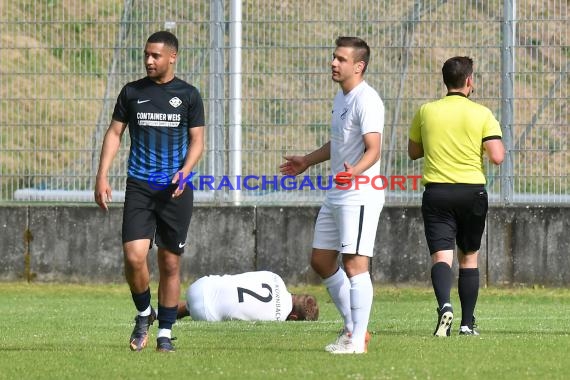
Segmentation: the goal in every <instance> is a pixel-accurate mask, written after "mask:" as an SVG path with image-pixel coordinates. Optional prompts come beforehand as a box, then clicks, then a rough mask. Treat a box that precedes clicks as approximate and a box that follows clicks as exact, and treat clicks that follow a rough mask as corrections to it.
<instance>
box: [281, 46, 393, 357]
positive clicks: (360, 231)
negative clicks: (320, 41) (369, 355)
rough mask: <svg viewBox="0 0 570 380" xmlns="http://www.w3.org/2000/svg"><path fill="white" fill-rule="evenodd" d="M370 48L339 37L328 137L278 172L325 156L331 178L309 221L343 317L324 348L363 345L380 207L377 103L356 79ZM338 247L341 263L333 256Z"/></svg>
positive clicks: (298, 169)
mask: <svg viewBox="0 0 570 380" xmlns="http://www.w3.org/2000/svg"><path fill="white" fill-rule="evenodd" d="M369 57H370V48H369V47H368V45H367V44H366V42H365V41H363V40H362V39H360V38H357V37H339V38H338V39H337V40H336V49H335V51H334V54H333V60H332V63H331V70H332V80H333V81H335V82H337V83H338V84H339V85H340V90H339V91H338V93H337V94H336V96H335V98H334V103H333V110H332V122H331V136H330V141H329V142H327V143H326V144H324V145H323V146H322V147H320V148H319V149H317V150H315V151H313V152H311V153H309V154H307V155H305V156H286V157H285V159H286V162H285V163H283V164H282V165H281V166H280V170H281V173H282V174H285V175H298V174H300V173H302V172H304V171H305V170H306V169H308V168H309V167H310V166H312V165H315V164H318V163H320V162H324V161H326V160H329V159H330V160H331V169H332V175H333V178H335V182H336V183H337V184H336V185H335V186H333V187H332V188H331V189H330V190H328V192H327V196H326V198H325V201H324V204H323V205H322V207H321V209H320V211H319V215H318V217H317V221H316V224H315V233H314V238H313V250H312V255H311V266H312V267H313V269H314V270H315V272H317V273H318V274H319V276H321V278H322V279H323V283H324V284H325V286H326V287H327V290H328V292H329V294H330V296H331V298H332V300H333V302H334V304H335V305H336V307H337V309H338V310H339V312H340V314H341V316H342V317H343V320H344V326H343V329H342V330H341V332H340V334H339V336H338V337H337V339H336V341H335V342H333V343H331V344H329V345H327V346H326V347H325V350H326V351H328V352H331V353H334V354H360V353H365V352H367V350H368V340H369V334H368V321H369V319H370V310H371V308H372V297H373V289H372V281H371V278H370V273H369V271H368V267H369V263H370V257H372V255H373V248H374V241H375V237H376V230H377V228H378V220H379V218H380V212H381V211H382V207H383V205H384V192H383V190H378V188H381V187H382V186H375V187H376V189H375V188H374V187H373V186H372V183H373V178H374V177H375V176H378V175H379V174H380V149H381V141H382V131H383V128H384V104H383V102H382V99H381V98H380V96H379V95H378V93H377V92H376V91H375V90H374V89H373V88H372V87H370V86H369V85H368V83H366V82H365V81H364V77H363V75H364V72H365V71H366V67H367V66H368V60H369ZM339 254H342V261H343V267H344V270H343V268H341V267H340V266H339V265H338V261H337V257H338V255H339Z"/></svg>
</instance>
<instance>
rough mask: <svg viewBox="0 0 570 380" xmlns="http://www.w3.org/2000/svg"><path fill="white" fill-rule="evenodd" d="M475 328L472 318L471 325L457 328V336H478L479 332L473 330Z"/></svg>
mask: <svg viewBox="0 0 570 380" xmlns="http://www.w3.org/2000/svg"><path fill="white" fill-rule="evenodd" d="M476 328H477V324H476V323H475V317H473V321H471V323H469V324H467V325H462V326H460V327H459V335H479V331H477V330H475V329H476Z"/></svg>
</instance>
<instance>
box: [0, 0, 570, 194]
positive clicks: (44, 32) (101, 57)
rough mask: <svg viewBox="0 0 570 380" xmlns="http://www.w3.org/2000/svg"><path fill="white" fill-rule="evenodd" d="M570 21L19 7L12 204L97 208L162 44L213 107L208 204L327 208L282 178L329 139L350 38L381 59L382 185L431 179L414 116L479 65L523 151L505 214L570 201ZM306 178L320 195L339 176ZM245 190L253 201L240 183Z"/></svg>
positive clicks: (462, 1)
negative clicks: (453, 75) (123, 99)
mask: <svg viewBox="0 0 570 380" xmlns="http://www.w3.org/2000/svg"><path fill="white" fill-rule="evenodd" d="M568 9H569V3H568V1H566V0H548V1H518V2H515V0H504V1H498V0H495V1H493V0H491V1H477V0H472V1H469V0H457V1H445V0H437V1H436V0H431V1H419V0H416V1H406V0H404V1H402V0H398V1H396V0H393V1H392V0H389V1H378V2H375V1H368V0H352V1H348V2H347V1H339V0H321V1H312V0H309V1H304V2H300V1H283V0H243V1H237V0H232V1H230V0H225V1H224V0H211V1H210V2H206V1H198V0H168V1H160V2H156V1H147V0H141V1H138V0H124V1H114V0H92V1H90V2H88V3H86V2H81V3H77V2H64V1H58V0H49V1H41V2H36V1H28V0H14V1H10V2H2V3H0V10H1V12H0V32H1V33H0V60H1V63H0V201H2V202H4V203H10V204H12V203H14V204H15V203H18V202H29V201H64V202H82V201H85V202H87V201H91V200H92V189H93V186H94V176H95V171H96V169H97V165H98V159H99V152H100V149H101V143H102V138H103V135H104V133H105V130H106V128H107V126H108V124H109V121H110V118H111V113H112V109H113V106H114V103H115V100H116V96H117V95H118V93H119V90H120V88H121V86H122V85H124V84H125V83H127V82H128V81H131V80H134V79H137V78H139V77H141V76H143V75H144V67H143V60H142V58H143V56H142V51H143V47H144V42H145V41H146V38H147V37H148V35H150V34H151V33H152V32H154V31H157V30H161V29H169V30H171V31H173V32H174V33H175V34H176V35H177V36H178V38H179V40H180V42H181V49H180V52H179V58H178V63H177V69H176V71H177V75H178V76H179V77H181V78H182V79H184V80H187V81H189V82H190V83H193V84H194V85H195V86H196V87H198V88H199V89H200V91H201V93H202V96H203V98H204V101H205V106H206V119H207V120H206V123H207V152H206V153H205V155H204V157H203V159H202V161H201V163H200V166H199V168H197V172H198V173H197V175H196V176H195V179H196V180H198V179H200V180H201V179H204V178H205V179H207V181H205V182H204V181H202V182H201V183H200V181H197V183H196V184H195V185H196V187H197V188H199V189H202V191H197V194H196V200H197V201H198V202H215V203H226V202H233V203H242V204H243V203H255V204H303V203H315V202H319V201H320V200H321V199H322V196H323V192H322V191H320V190H318V189H317V190H313V189H311V186H307V184H305V186H303V189H302V190H299V189H298V187H299V185H300V183H297V186H295V184H293V183H290V182H288V181H283V178H282V177H280V176H279V174H278V172H279V170H278V166H279V164H280V163H281V162H282V161H283V159H282V156H283V155H285V154H299V153H306V152H309V151H311V150H313V149H315V148H317V147H319V146H320V145H322V144H323V143H325V142H326V141H327V139H328V128H329V121H330V109H331V106H332V98H333V96H334V94H335V92H336V91H337V90H338V85H336V84H335V83H333V82H332V81H331V80H330V61H331V54H332V52H333V49H334V40H335V38H336V37H337V36H339V35H357V36H360V37H362V38H364V39H365V40H366V41H367V42H368V43H369V45H370V46H371V49H372V56H371V62H370V65H369V68H368V70H367V73H366V80H367V81H368V82H369V83H370V84H371V85H372V86H373V87H374V88H376V89H377V91H378V92H379V94H380V96H381V97H382V98H383V100H384V103H385V107H386V120H385V128H384V134H383V152H382V171H383V173H382V174H383V175H385V176H387V177H389V176H394V175H399V176H404V177H406V176H412V175H417V174H420V169H421V166H420V165H421V162H412V161H410V160H409V159H408V158H407V153H406V149H407V139H408V128H409V124H410V121H411V118H412V117H413V114H414V112H415V110H416V109H417V107H418V106H419V105H420V104H421V103H423V102H425V101H428V100H432V99H434V98H438V97H441V96H443V95H444V94H445V89H444V86H443V83H442V80H441V74H440V73H441V65H442V63H443V61H444V60H445V59H446V58H448V57H450V56H453V55H469V56H471V57H473V58H474V60H475V64H476V67H475V70H476V73H475V84H476V92H475V94H474V95H473V99H474V100H476V101H478V102H480V103H483V104H485V105H486V106H488V107H489V108H490V109H491V110H492V111H493V112H494V113H495V115H496V117H497V118H498V119H500V121H501V125H502V128H503V133H504V141H505V144H506V145H507V148H508V154H507V159H506V161H505V163H504V164H503V165H502V166H501V167H500V168H496V167H491V165H488V169H487V177H488V188H489V192H490V194H491V199H492V201H493V202H495V203H502V204H508V203H517V202H529V203H531V202H532V203H570V198H569V197H568V193H569V190H570V183H569V179H568V178H569V174H570V154H569V146H568V144H569V134H570V122H569V120H570V117H569V114H570V111H569V105H568V91H567V89H568V88H569V84H570V83H569V79H568V70H569V63H568V62H569V57H570V46H569V37H570V35H569V20H568ZM128 143H129V138H128V135H126V136H125V137H124V139H123V145H122V148H121V150H120V152H119V154H118V155H117V157H116V158H115V161H114V163H113V167H112V172H111V173H110V175H111V183H112V186H113V188H114V189H115V190H116V194H115V197H114V198H115V200H121V196H122V190H123V189H124V182H125V175H126V162H127V156H128ZM307 174H308V175H310V176H311V177H309V178H310V179H311V180H312V181H313V182H312V184H313V185H316V184H317V178H318V177H319V176H325V177H326V176H328V174H329V173H328V165H327V164H322V165H320V166H317V167H313V168H311V169H310V171H309V172H308V173H307ZM248 176H249V177H248ZM246 177H248V179H247V185H248V186H247V188H243V187H242V188H241V191H236V190H235V188H236V187H237V186H236V185H237V183H236V182H233V185H228V182H224V181H223V179H224V178H229V179H232V180H234V181H237V182H241V183H242V184H243V182H244V179H245V178H246ZM237 178H240V179H237ZM209 179H212V181H209ZM391 185H393V184H388V192H387V201H388V202H391V203H399V204H414V203H417V202H419V198H420V189H414V188H413V186H412V185H413V183H412V182H411V181H407V182H405V185H406V186H405V187H402V186H391ZM232 186H233V187H234V190H232ZM293 187H297V189H296V190H288V189H291V188H293ZM211 188H213V189H214V190H212V189H211Z"/></svg>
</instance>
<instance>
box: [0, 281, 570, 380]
mask: <svg viewBox="0 0 570 380" xmlns="http://www.w3.org/2000/svg"><path fill="white" fill-rule="evenodd" d="M291 290H293V291H295V292H309V293H313V294H315V295H316V296H317V298H318V300H319V303H320V306H321V316H320V320H319V321H318V322H286V323H275V322H263V323H260V322H257V323H253V322H238V321H234V322H223V323H206V322H194V321H191V320H190V319H188V318H187V319H184V320H181V321H179V322H178V323H177V324H176V325H175V326H174V330H173V333H174V335H175V336H176V337H177V338H178V340H176V341H175V344H176V348H177V352H175V353H173V354H161V353H157V352H155V351H154V346H155V337H156V329H157V327H156V324H155V325H154V326H153V327H152V328H151V338H150V340H149V347H147V349H145V350H144V351H143V352H140V353H135V352H131V351H130V350H129V348H128V338H129V335H130V332H131V330H132V326H133V317H134V306H133V305H132V301H131V299H130V295H129V293H128V288H127V286H126V285H61V284H26V283H0V316H1V318H2V323H1V324H0V379H150V378H152V379H169V378H172V379H272V378H274V379H300V378H303V379H500V380H505V379H567V378H570V359H569V358H570V332H569V330H570V290H569V289H544V288H538V289H533V288H519V289H482V290H481V292H480V296H479V303H478V306H477V310H476V315H477V322H478V325H479V329H480V331H481V336H479V337H467V336H458V335H457V329H458V326H457V323H455V324H454V326H453V335H452V336H451V337H450V338H439V339H438V338H434V337H433V336H431V333H432V332H433V329H434V327H435V320H436V311H435V309H436V305H435V299H434V296H433V294H432V291H431V289H427V288H417V287H414V288H411V287H402V288H398V287H387V286H377V287H376V288H375V298H374V305H373V310H372V317H371V321H370V330H371V332H372V341H371V343H370V346H369V353H368V354H366V355H348V356H343V355H341V356H335V355H331V354H329V353H327V352H325V351H324V350H323V348H324V346H325V345H326V344H327V343H330V341H332V340H333V339H334V338H335V337H336V333H337V331H338V330H339V328H340V327H341V322H340V319H339V317H338V315H337V312H336V309H335V307H334V305H333V304H332V303H331V302H330V299H329V297H328V295H327V294H326V292H325V290H324V289H323V288H322V287H318V286H317V287H313V286H311V287H296V288H295V287H294V288H292V289H291ZM454 291H455V289H454ZM452 301H453V303H454V306H455V309H456V318H460V314H459V309H460V308H459V302H458V300H457V297H456V296H454V298H453V299H452ZM153 304H156V286H153Z"/></svg>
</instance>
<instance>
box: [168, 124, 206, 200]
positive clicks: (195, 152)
mask: <svg viewBox="0 0 570 380" xmlns="http://www.w3.org/2000/svg"><path fill="white" fill-rule="evenodd" d="M189 134H190V144H189V145H188V152H187V153H186V159H185V160H184V165H183V166H182V169H180V171H181V172H182V173H184V174H183V176H182V178H186V177H187V176H188V175H190V172H191V171H192V169H193V168H194V166H196V164H197V163H198V161H200V158H201V157H202V154H203V153H204V126H198V127H192V128H189ZM179 178H180V175H176V176H174V178H173V179H172V183H177V182H178V179H179ZM184 188H186V184H184V186H177V187H176V190H175V191H174V193H172V197H177V196H179V195H180V194H182V192H183V191H184Z"/></svg>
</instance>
